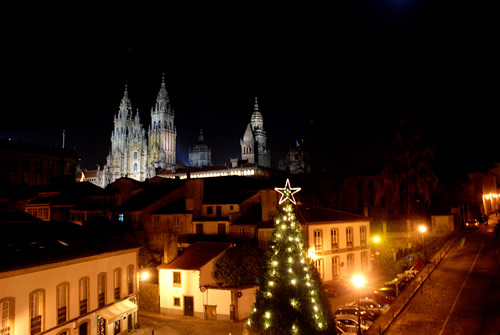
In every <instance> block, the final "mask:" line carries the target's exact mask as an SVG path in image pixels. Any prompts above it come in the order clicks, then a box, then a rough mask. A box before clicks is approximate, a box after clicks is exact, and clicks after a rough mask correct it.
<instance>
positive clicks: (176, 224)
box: [174, 216, 181, 227]
mask: <svg viewBox="0 0 500 335" xmlns="http://www.w3.org/2000/svg"><path fill="white" fill-rule="evenodd" d="M180 225H181V223H180V218H179V217H178V216H174V227H179V226H180Z"/></svg>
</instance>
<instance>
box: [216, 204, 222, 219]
mask: <svg viewBox="0 0 500 335" xmlns="http://www.w3.org/2000/svg"><path fill="white" fill-rule="evenodd" d="M215 210H216V211H217V213H216V214H217V217H221V216H222V207H221V206H215Z"/></svg>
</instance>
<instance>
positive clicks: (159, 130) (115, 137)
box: [97, 78, 177, 187]
mask: <svg viewBox="0 0 500 335" xmlns="http://www.w3.org/2000/svg"><path fill="white" fill-rule="evenodd" d="M176 137H177V130H176V128H175V125H174V111H173V109H172V108H171V107H170V100H169V97H168V93H167V90H166V88H165V80H164V78H162V82H161V87H160V91H159V92H158V96H157V98H156V104H155V106H154V107H153V108H152V109H151V124H150V125H149V128H148V133H147V135H146V132H145V130H144V128H143V126H142V123H141V121H140V118H139V113H135V115H134V112H133V110H132V104H131V101H130V99H129V96H128V89H127V86H125V92H124V94H123V98H122V100H121V103H120V107H119V110H118V113H117V115H115V118H114V130H113V131H112V133H111V150H110V152H109V154H108V157H107V159H106V160H107V163H106V165H104V167H103V169H102V170H101V169H98V171H97V184H98V185H99V186H101V187H106V186H107V185H109V184H111V183H112V182H114V181H115V180H117V179H119V178H121V177H128V178H132V179H135V180H138V181H144V180H145V179H147V178H151V177H154V176H156V172H157V171H160V170H162V169H167V168H172V166H173V165H174V164H175V162H176V147H175V144H176Z"/></svg>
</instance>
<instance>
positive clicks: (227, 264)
mask: <svg viewBox="0 0 500 335" xmlns="http://www.w3.org/2000/svg"><path fill="white" fill-rule="evenodd" d="M261 259H262V255H261V253H260V252H259V249H257V248H255V247H253V246H252V245H250V244H249V243H246V242H244V243H241V244H239V245H237V246H235V247H233V248H231V249H229V250H227V251H226V252H225V253H224V255H222V257H220V258H219V259H218V260H217V262H216V263H215V270H214V278H215V279H216V280H217V281H219V282H223V283H225V284H227V285H230V286H239V285H247V284H255V283H256V279H257V275H258V274H259V265H260V261H261Z"/></svg>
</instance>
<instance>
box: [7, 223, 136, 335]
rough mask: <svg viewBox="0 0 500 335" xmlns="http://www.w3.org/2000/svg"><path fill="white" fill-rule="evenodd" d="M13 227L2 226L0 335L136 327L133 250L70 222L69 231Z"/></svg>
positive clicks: (69, 334) (115, 330)
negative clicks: (85, 231)
mask: <svg viewBox="0 0 500 335" xmlns="http://www.w3.org/2000/svg"><path fill="white" fill-rule="evenodd" d="M16 225H17V226H22V227H15V228H13V229H9V228H7V227H6V226H7V224H3V225H2V227H1V229H2V233H9V236H11V238H9V239H8V240H9V242H8V243H6V244H3V245H0V248H1V249H2V255H3V256H2V260H0V312H1V318H0V334H2V335H26V334H44V335H45V334H47V335H73V334H74V335H76V334H78V335H83V334H99V335H102V334H127V333H129V332H131V331H133V330H134V329H135V325H136V323H137V301H136V299H137V298H136V293H137V276H136V271H137V260H138V250H139V248H131V247H126V246H123V245H121V246H120V245H119V244H116V243H115V242H114V241H111V240H106V243H101V242H102V241H103V240H104V239H101V238H99V237H97V238H96V237H95V236H94V238H93V239H92V234H86V233H84V231H83V228H82V227H79V226H76V225H75V227H73V225H72V224H69V223H65V224H64V225H65V226H68V227H67V228H68V229H66V228H64V227H63V225H60V224H57V223H39V224H35V223H34V224H16ZM14 234H16V235H14ZM0 235H1V234H0ZM4 236H6V235H4ZM2 240H4V239H2ZM5 240H6V241H7V239H5ZM2 242H3V241H2Z"/></svg>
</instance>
